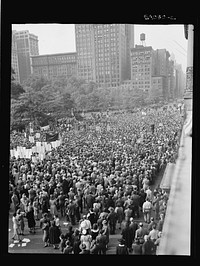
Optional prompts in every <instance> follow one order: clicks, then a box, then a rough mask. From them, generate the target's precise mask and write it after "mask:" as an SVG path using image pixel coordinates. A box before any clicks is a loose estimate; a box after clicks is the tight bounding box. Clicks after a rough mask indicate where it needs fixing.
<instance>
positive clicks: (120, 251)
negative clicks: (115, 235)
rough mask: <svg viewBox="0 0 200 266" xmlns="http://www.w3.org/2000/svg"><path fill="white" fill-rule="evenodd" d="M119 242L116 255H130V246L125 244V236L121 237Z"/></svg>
mask: <svg viewBox="0 0 200 266" xmlns="http://www.w3.org/2000/svg"><path fill="white" fill-rule="evenodd" d="M118 241H119V244H118V246H117V247H116V255H128V254H129V253H128V248H127V246H126V245H125V240H124V239H123V238H121V239H119V240H118Z"/></svg>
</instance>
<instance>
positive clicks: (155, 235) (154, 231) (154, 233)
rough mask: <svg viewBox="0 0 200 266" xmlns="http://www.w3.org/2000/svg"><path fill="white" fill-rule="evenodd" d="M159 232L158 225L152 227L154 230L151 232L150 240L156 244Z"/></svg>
mask: <svg viewBox="0 0 200 266" xmlns="http://www.w3.org/2000/svg"><path fill="white" fill-rule="evenodd" d="M158 233H159V231H158V230H157V229H156V224H153V225H152V230H151V231H150V232H149V238H150V239H151V240H152V241H153V242H155V241H156V240H157V238H158Z"/></svg>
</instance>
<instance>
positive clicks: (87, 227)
mask: <svg viewBox="0 0 200 266" xmlns="http://www.w3.org/2000/svg"><path fill="white" fill-rule="evenodd" d="M84 229H85V230H87V231H90V230H91V229H92V225H91V222H90V220H89V219H87V217H86V215H83V221H82V222H81V224H80V228H79V231H80V232H81V233H82V231H83V230H84Z"/></svg>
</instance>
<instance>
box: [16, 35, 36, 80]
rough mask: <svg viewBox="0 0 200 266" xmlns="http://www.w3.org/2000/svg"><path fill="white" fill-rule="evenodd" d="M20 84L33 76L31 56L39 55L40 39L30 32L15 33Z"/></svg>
mask: <svg viewBox="0 0 200 266" xmlns="http://www.w3.org/2000/svg"><path fill="white" fill-rule="evenodd" d="M14 35H15V40H16V43H17V56H18V64H19V77H20V83H22V82H23V81H24V80H26V79H27V78H28V77H29V75H30V74H31V62H30V56H32V55H39V48H38V37H37V36H36V35H34V34H32V33H29V31H28V30H23V31H15V32H14Z"/></svg>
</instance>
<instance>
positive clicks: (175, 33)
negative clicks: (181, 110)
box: [12, 23, 187, 72]
mask: <svg viewBox="0 0 200 266" xmlns="http://www.w3.org/2000/svg"><path fill="white" fill-rule="evenodd" d="M12 29H13V30H17V31H20V30H29V32H30V33H33V34H35V35H37V36H38V40H39V54H40V55H45V54H56V53H68V52H76V43H75V24H56V23H53V24H39V23H35V24H13V25H12ZM134 31H135V36H134V40H135V44H140V34H141V33H145V37H146V39H145V43H146V45H147V46H152V48H153V49H162V48H166V49H167V50H168V51H169V52H170V54H171V53H173V54H174V56H175V60H176V62H177V63H178V64H181V65H182V70H183V71H184V72H185V71H186V67H187V63H186V62H187V40H186V39H185V37H184V27H183V25H175V24H171V25H160V24H159V25H139V24H134Z"/></svg>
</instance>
